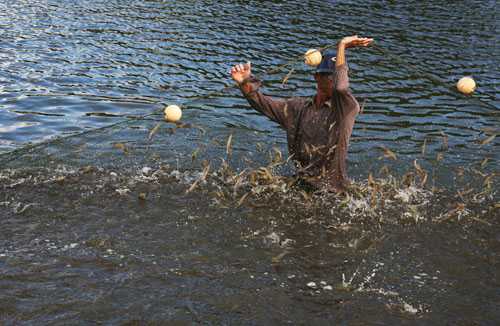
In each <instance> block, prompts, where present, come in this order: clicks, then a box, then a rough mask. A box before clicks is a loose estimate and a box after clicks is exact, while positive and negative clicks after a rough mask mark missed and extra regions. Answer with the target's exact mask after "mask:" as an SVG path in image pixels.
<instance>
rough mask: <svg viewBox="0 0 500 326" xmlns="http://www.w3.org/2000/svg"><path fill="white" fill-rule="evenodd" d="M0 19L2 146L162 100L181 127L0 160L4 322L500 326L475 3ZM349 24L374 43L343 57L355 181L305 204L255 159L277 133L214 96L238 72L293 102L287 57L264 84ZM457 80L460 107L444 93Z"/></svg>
mask: <svg viewBox="0 0 500 326" xmlns="http://www.w3.org/2000/svg"><path fill="white" fill-rule="evenodd" d="M0 8H1V10H0V25H1V26H2V41H1V42H2V43H1V44H2V46H1V49H0V55H1V56H2V60H1V61H2V63H1V69H0V152H4V153H7V152H9V151H12V150H18V149H20V148H22V147H23V146H25V145H27V144H29V143H38V142H40V141H43V140H46V139H48V138H51V137H54V136H68V135H74V134H75V133H80V132H82V131H86V130H90V129H91V128H96V127H103V126H109V125H111V124H113V123H116V122H118V121H122V120H123V119H124V117H131V116H141V115H144V114H148V113H150V112H155V110H159V109H161V108H162V105H163V104H166V103H178V104H181V105H183V106H184V108H185V110H184V120H183V121H184V122H185V123H186V124H188V125H184V126H174V125H167V124H164V123H161V121H162V118H161V116H158V115H153V116H149V117H147V118H145V119H142V120H131V121H130V123H125V124H122V125H118V126H115V127H111V128H108V129H104V130H101V131H98V132H91V133H88V134H84V135H78V136H75V137H72V138H68V139H65V140H63V141H58V142H54V143H50V144H48V145H46V146H41V147H37V148H34V149H33V150H31V151H24V150H22V151H19V152H15V153H14V155H11V154H4V155H3V156H0V164H2V165H1V167H0V168H1V170H0V226H1V235H0V321H1V322H2V323H5V324H8V325H10V324H33V325H38V324H55V325H59V324H61V325H63V324H64V325H66V324H100V323H105V324H126V323H129V324H134V323H135V324H146V323H148V322H153V323H154V322H158V323H165V322H170V323H175V322H177V323H178V324H196V323H202V324H203V323H204V324H279V323H291V324H341V325H352V324H354V325H357V324H359V325H365V324H383V325H385V324H394V325H400V324H447V323H448V324H458V325H470V324H480V325H490V324H497V323H498V322H500V313H499V309H498V307H499V306H500V276H499V272H500V265H499V264H500V263H499V252H500V237H499V236H498V234H500V233H499V231H500V230H499V210H498V202H499V198H498V182H499V180H498V159H499V157H498V149H499V144H500V143H499V141H498V138H492V136H493V135H496V134H497V133H498V132H499V129H498V128H499V127H498V126H499V124H498V122H499V114H498V112H499V111H498V106H499V100H498V95H497V93H498V92H497V91H498V86H497V85H498V58H497V56H495V55H494V44H496V43H497V42H498V35H496V34H495V33H493V32H491V31H493V30H494V29H495V27H496V24H497V23H496V20H495V16H496V10H497V9H496V7H495V2H494V1H480V2H475V4H474V5H473V6H471V5H470V3H465V2H458V3H455V4H453V6H450V5H447V4H420V3H416V2H415V3H412V2H410V3H408V2H407V3H405V4H400V3H388V4H384V5H381V4H379V3H378V2H371V1H368V2H364V3H363V4H359V3H355V2H342V3H337V2H335V1H330V2H322V1H315V2H313V1H311V2H305V3H304V2H300V3H299V2H296V1H287V2H259V1H253V2H245V3H240V2H230V1H223V2H218V3H217V4H214V3H211V2H185V3H179V2H174V1H167V2H164V1H163V2H160V1H148V2H142V1H127V2H119V1H108V2H95V1H92V2H91V1H78V2H69V1H57V2H56V1H31V2H26V1H12V2H8V3H7V2H5V3H1V4H0ZM352 33H359V34H363V35H369V36H371V37H374V38H375V39H376V40H377V44H378V46H379V47H380V49H381V50H377V49H375V48H372V49H365V50H353V51H350V52H349V53H348V60H349V63H350V68H351V79H352V82H351V85H352V88H353V91H354V93H355V94H356V95H357V96H358V97H359V98H361V99H366V100H367V102H366V106H365V111H364V113H363V114H362V115H360V116H359V118H358V123H357V125H356V126H355V130H354V134H353V140H352V145H351V151H350V152H351V155H350V175H351V176H352V177H353V179H354V180H355V189H353V190H352V192H351V194H350V195H349V197H347V198H346V197H335V196H332V195H331V194H314V193H308V192H306V191H305V190H304V189H303V188H301V187H300V186H297V185H292V182H291V181H293V178H292V176H293V170H292V168H291V167H290V166H289V164H283V166H282V165H281V164H273V162H275V163H276V161H277V160H278V158H279V157H278V156H279V155H278V151H281V152H283V159H284V160H286V146H285V145H286V144H285V141H286V140H285V137H284V135H283V132H282V131H281V130H280V129H279V128H277V127H276V125H274V124H273V123H271V122H269V121H267V120H266V119H265V118H263V117H261V116H258V115H256V114H255V113H254V112H253V111H252V110H250V109H249V108H248V105H247V104H246V103H245V102H244V101H243V100H242V99H241V98H240V97H239V94H238V92H237V91H236V90H234V89H229V90H226V91H224V92H218V90H221V89H223V88H224V86H225V85H226V84H230V80H229V79H228V77H227V70H228V68H229V66H230V64H232V63H235V62H238V61H244V60H251V61H252V63H253V65H254V68H255V74H256V75H258V76H260V77H262V78H263V79H264V81H265V86H266V90H267V92H268V93H270V94H273V95H275V96H291V95H301V96H308V95H311V94H312V93H313V92H314V88H313V83H312V78H311V71H310V70H309V69H308V68H307V67H305V66H303V65H301V64H298V65H296V66H294V68H295V71H294V73H293V74H292V77H291V78H290V80H289V81H288V83H287V84H286V85H282V83H281V80H282V78H283V77H284V76H285V75H286V73H287V72H288V71H287V70H285V71H283V72H279V73H276V74H265V73H264V72H265V71H268V70H269V69H272V68H274V67H276V66H277V65H280V64H283V63H284V62H286V61H287V60H289V59H290V58H293V57H296V56H298V55H300V54H302V53H303V52H304V51H305V50H306V49H307V48H310V47H317V46H324V45H328V44H330V43H333V42H335V41H336V40H337V39H338V38H339V37H341V36H343V35H345V34H352ZM463 75H473V76H474V78H475V79H476V81H477V82H478V85H479V92H478V93H476V94H474V95H473V96H472V97H465V96H463V95H460V94H458V93H456V92H455V91H454V90H453V89H452V86H453V85H454V83H455V82H456V80H457V79H458V78H459V77H461V76H463ZM450 87H451V88H450ZM206 95H210V96H206ZM158 123H161V124H160V127H159V128H158V129H157V132H155V133H151V131H152V130H153V129H154V128H155V126H157V124H158ZM229 135H232V144H231V146H230V151H229V153H228V151H227V139H228V137H229ZM424 144H425V145H424ZM381 147H385V148H387V149H390V150H391V151H392V152H393V153H394V155H395V156H396V160H394V159H392V158H391V157H393V156H392V155H390V152H388V151H387V150H386V151H384V150H383V149H382V148H381ZM222 159H223V160H224V161H222ZM415 160H416V163H415ZM225 163H227V165H225ZM207 164H209V165H210V169H207V168H206V167H207ZM259 167H260V168H261V169H260V170H258V168H259ZM204 169H205V170H204ZM245 169H247V170H245ZM266 169H267V170H266ZM203 171H205V172H207V173H206V174H205V175H204V174H203ZM422 171H423V172H422ZM268 172H269V173H268ZM369 173H372V175H373V178H372V179H370V181H367V178H368V175H369ZM424 181H425V183H424ZM422 185H423V187H422Z"/></svg>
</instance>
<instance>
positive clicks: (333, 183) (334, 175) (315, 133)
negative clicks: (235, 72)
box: [239, 64, 360, 190]
mask: <svg viewBox="0 0 500 326" xmlns="http://www.w3.org/2000/svg"><path fill="white" fill-rule="evenodd" d="M333 78H334V79H333V95H332V98H331V100H330V101H327V102H325V103H324V104H322V106H321V107H316V104H315V101H314V97H309V98H302V97H293V98H290V99H273V98H271V97H269V96H266V95H263V94H262V93H261V92H260V91H259V88H260V86H261V82H260V81H259V80H258V79H256V78H255V77H253V76H252V77H250V78H248V79H246V80H244V81H243V82H242V83H241V84H240V85H239V86H240V89H241V91H242V93H243V95H244V96H245V98H246V99H247V100H248V102H249V103H250V105H251V106H252V107H253V108H254V109H255V110H257V111H259V112H261V113H262V114H264V115H266V116H267V117H268V118H270V119H271V120H273V121H275V122H277V123H279V124H280V125H281V127H283V128H284V129H285V130H286V133H287V139H288V151H289V154H290V155H293V159H294V160H295V162H296V163H297V165H298V174H299V176H301V177H302V178H303V179H304V180H305V181H307V182H309V183H311V184H313V185H315V186H316V187H321V188H323V187H328V188H329V189H330V190H342V189H343V188H344V187H345V185H346V184H347V182H348V179H347V167H346V158H347V148H348V146H349V139H350V137H351V133H352V128H353V126H354V122H355V119H356V116H357V114H358V113H359V110H360V108H359V103H358V101H357V100H356V99H355V98H354V96H353V95H352V92H351V90H350V89H349V77H348V68H347V65H346V64H344V65H341V66H339V67H336V69H335V72H334V76H333Z"/></svg>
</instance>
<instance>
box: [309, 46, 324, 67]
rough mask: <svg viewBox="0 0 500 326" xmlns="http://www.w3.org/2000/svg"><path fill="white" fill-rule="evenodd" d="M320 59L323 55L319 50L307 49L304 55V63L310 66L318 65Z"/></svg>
mask: <svg viewBox="0 0 500 326" xmlns="http://www.w3.org/2000/svg"><path fill="white" fill-rule="evenodd" d="M321 59H323V56H322V55H321V52H319V51H318V50H316V49H310V50H307V52H306V54H305V55H304V62H305V64H306V65H308V66H311V67H316V66H318V65H319V64H320V63H321Z"/></svg>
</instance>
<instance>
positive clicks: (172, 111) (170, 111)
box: [164, 105, 182, 122]
mask: <svg viewBox="0 0 500 326" xmlns="http://www.w3.org/2000/svg"><path fill="white" fill-rule="evenodd" d="M164 112H165V120H167V121H168V122H176V121H179V120H180V119H181V117H182V110H181V108H180V107H178V106H177V105H169V106H167V107H166V108H165V111H164Z"/></svg>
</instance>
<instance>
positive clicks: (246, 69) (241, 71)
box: [231, 62, 252, 84]
mask: <svg viewBox="0 0 500 326" xmlns="http://www.w3.org/2000/svg"><path fill="white" fill-rule="evenodd" d="M251 73H252V65H251V63H250V62H247V63H245V64H243V63H240V64H237V65H235V66H234V67H232V68H231V77H233V79H234V81H236V82H237V83H238V84H241V83H242V82H243V81H244V80H245V79H247V78H249V77H250V75H251Z"/></svg>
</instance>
